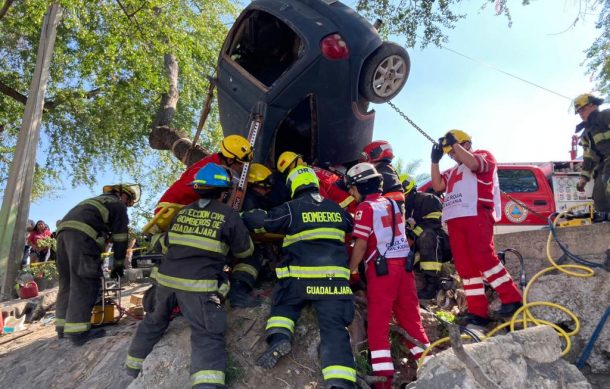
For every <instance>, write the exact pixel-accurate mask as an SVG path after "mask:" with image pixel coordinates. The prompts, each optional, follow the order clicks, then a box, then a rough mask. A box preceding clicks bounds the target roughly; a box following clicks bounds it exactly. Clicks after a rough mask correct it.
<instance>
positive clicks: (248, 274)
mask: <svg viewBox="0 0 610 389" xmlns="http://www.w3.org/2000/svg"><path fill="white" fill-rule="evenodd" d="M272 186H273V175H272V173H271V170H269V169H268V168H267V167H266V166H265V165H261V164H260V163H253V164H251V165H250V169H249V170H248V189H247V191H246V197H245V198H244V206H243V211H244V212H247V211H250V210H253V209H257V208H258V209H264V210H269V209H271V208H272V206H271V205H272V204H271V202H270V200H269V199H268V196H267V195H268V194H269V192H270V191H271V187H272ZM262 261H263V249H262V247H261V245H260V244H257V245H255V246H254V253H253V254H252V256H250V257H249V258H247V259H245V260H244V261H242V262H240V263H238V264H237V265H235V267H234V268H233V272H232V273H231V290H230V292H229V302H230V303H231V306H232V307H235V308H247V307H256V306H259V305H260V304H261V302H260V300H258V299H255V298H253V297H252V296H250V291H251V290H252V288H253V287H254V284H255V283H256V279H257V278H258V274H259V272H260V269H261V265H262Z"/></svg>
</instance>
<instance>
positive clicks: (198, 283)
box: [156, 273, 218, 292]
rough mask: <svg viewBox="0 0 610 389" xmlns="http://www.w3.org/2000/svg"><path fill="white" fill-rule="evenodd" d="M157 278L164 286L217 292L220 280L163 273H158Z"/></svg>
mask: <svg viewBox="0 0 610 389" xmlns="http://www.w3.org/2000/svg"><path fill="white" fill-rule="evenodd" d="M156 279H157V282H158V283H159V284H161V285H163V286H167V287H168V288H174V289H179V290H185V291H187V292H216V291H217V290H218V280H193V279H189V278H180V277H172V276H168V275H166V274H162V273H157V275H156Z"/></svg>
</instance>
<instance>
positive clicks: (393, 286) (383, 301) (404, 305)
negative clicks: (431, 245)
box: [346, 162, 428, 389]
mask: <svg viewBox="0 0 610 389" xmlns="http://www.w3.org/2000/svg"><path fill="white" fill-rule="evenodd" d="M346 181H347V182H346V183H347V185H348V187H349V192H350V194H351V195H352V196H353V197H354V198H355V199H356V201H357V202H358V203H359V204H358V208H357V210H356V215H355V218H354V232H353V233H352V237H353V238H355V243H354V248H353V251H352V255H351V258H350V264H349V267H350V269H351V271H352V273H355V272H356V271H357V269H358V265H359V264H360V262H361V261H362V260H363V259H364V263H365V274H366V279H367V299H368V312H367V320H368V330H367V335H368V343H369V349H370V350H371V365H372V367H373V374H374V375H376V376H382V377H387V380H386V381H384V382H378V383H376V384H375V386H374V387H375V389H390V388H391V387H392V377H393V376H394V364H393V363H392V356H391V351H390V350H391V347H390V341H389V332H390V322H391V321H392V314H394V315H395V317H396V320H397V322H398V325H399V326H400V327H402V328H403V329H404V330H405V331H406V332H407V333H408V334H409V335H411V336H412V337H413V338H415V339H417V340H418V341H420V342H421V343H423V344H425V345H426V347H427V346H428V337H427V336H426V332H425V331H424V327H423V326H422V321H421V316H420V314H419V300H418V299H417V291H416V288H415V277H414V276H413V273H412V272H411V271H410V270H409V271H407V269H406V260H407V256H408V255H409V244H408V242H407V237H406V234H405V224H404V220H403V216H402V212H401V210H400V208H399V207H398V204H397V203H396V201H394V200H392V199H389V198H386V197H383V196H382V195H381V192H382V185H383V179H382V175H381V174H380V173H379V172H377V170H376V169H375V167H374V166H373V165H372V164H370V163H367V162H363V163H359V164H357V165H355V166H354V167H352V168H351V169H350V170H349V171H348V172H347V176H346ZM406 346H407V348H408V349H409V350H410V351H411V354H413V357H414V358H415V359H419V358H420V357H421V354H422V353H423V351H424V350H423V349H422V348H421V347H418V346H416V345H414V344H411V343H409V342H406Z"/></svg>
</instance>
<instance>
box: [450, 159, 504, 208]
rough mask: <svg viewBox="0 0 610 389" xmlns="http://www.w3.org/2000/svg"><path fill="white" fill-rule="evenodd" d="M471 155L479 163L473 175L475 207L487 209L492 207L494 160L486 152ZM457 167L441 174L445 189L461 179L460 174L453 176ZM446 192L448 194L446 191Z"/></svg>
mask: <svg viewBox="0 0 610 389" xmlns="http://www.w3.org/2000/svg"><path fill="white" fill-rule="evenodd" d="M472 154H473V155H474V157H475V158H476V159H477V162H478V163H479V168H478V169H477V171H473V173H474V174H475V175H476V177H477V194H478V196H477V197H478V198H477V206H479V207H480V206H485V207H487V208H492V209H493V207H494V183H493V177H494V172H495V171H496V165H497V162H496V159H495V158H494V156H493V155H492V154H491V153H490V152H489V151H486V150H476V151H473V152H472ZM458 166H459V165H456V166H454V167H453V168H451V169H449V170H447V171H446V172H445V173H443V177H442V178H443V182H444V183H445V187H446V188H450V187H452V186H453V185H454V184H455V183H456V182H457V181H459V180H461V179H462V175H461V174H455V171H456V170H457V168H458ZM446 192H450V191H449V190H446Z"/></svg>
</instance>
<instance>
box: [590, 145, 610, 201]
mask: <svg viewBox="0 0 610 389" xmlns="http://www.w3.org/2000/svg"><path fill="white" fill-rule="evenodd" d="M593 204H594V207H595V210H596V211H600V212H610V157H606V159H605V161H604V162H603V163H602V164H600V165H599V167H598V168H597V175H596V176H595V181H593Z"/></svg>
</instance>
